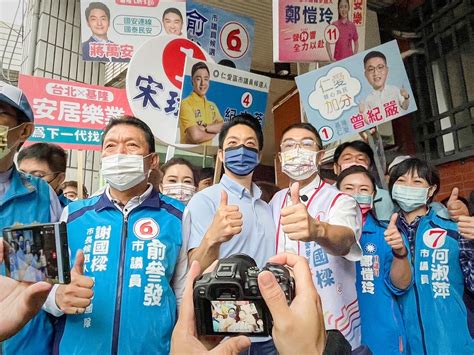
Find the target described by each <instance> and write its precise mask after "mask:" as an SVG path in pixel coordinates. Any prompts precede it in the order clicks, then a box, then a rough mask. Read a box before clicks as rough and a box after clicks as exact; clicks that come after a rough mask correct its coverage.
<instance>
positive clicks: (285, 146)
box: [280, 138, 317, 152]
mask: <svg viewBox="0 0 474 355" xmlns="http://www.w3.org/2000/svg"><path fill="white" fill-rule="evenodd" d="M316 145H317V143H316V142H315V141H314V140H312V139H309V138H307V139H303V140H301V141H295V140H294V139H288V140H286V141H284V142H283V143H281V145H280V148H281V150H282V151H283V152H285V151H288V150H292V149H295V148H296V147H300V148H303V149H308V150H310V149H313V147H314V146H316Z"/></svg>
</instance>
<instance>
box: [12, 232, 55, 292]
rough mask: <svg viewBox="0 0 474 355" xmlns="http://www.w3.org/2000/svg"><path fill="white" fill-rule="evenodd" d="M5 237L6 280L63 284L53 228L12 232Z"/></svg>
mask: <svg viewBox="0 0 474 355" xmlns="http://www.w3.org/2000/svg"><path fill="white" fill-rule="evenodd" d="M5 237H6V238H5V251H4V257H5V266H6V269H7V276H9V277H11V278H13V279H15V280H19V281H27V282H38V281H49V282H53V283H59V282H60V280H59V274H60V273H59V270H58V253H57V248H56V247H57V241H56V238H55V225H54V224H50V225H42V226H38V227H32V228H29V229H17V230H15V229H13V230H10V231H8V232H7V233H6V234H5Z"/></svg>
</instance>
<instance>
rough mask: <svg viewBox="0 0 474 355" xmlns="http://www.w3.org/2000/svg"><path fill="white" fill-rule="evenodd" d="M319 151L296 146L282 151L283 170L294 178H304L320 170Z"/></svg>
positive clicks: (298, 179)
mask: <svg viewBox="0 0 474 355" xmlns="http://www.w3.org/2000/svg"><path fill="white" fill-rule="evenodd" d="M317 157H318V152H315V151H314V150H308V149H301V148H295V149H292V150H288V151H286V152H281V170H282V171H283V172H284V173H285V174H286V175H288V176H289V177H290V178H291V179H292V180H297V181H300V180H304V179H307V178H309V177H310V176H311V175H313V174H314V173H317V172H318V164H317Z"/></svg>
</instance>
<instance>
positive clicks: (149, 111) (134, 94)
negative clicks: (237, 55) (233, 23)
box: [126, 35, 212, 145]
mask: <svg viewBox="0 0 474 355" xmlns="http://www.w3.org/2000/svg"><path fill="white" fill-rule="evenodd" d="M186 56H189V57H193V58H197V59H199V60H203V61H210V62H212V58H211V56H210V55H209V54H208V53H207V52H206V51H205V50H203V49H202V48H201V47H199V46H198V45H197V44H196V43H194V42H193V41H190V40H188V39H186V38H181V37H177V36H172V35H164V36H159V37H155V38H152V39H150V40H149V41H148V42H146V44H145V45H143V46H141V47H140V48H139V49H138V51H137V53H136V54H135V55H134V56H133V58H132V60H131V62H130V64H129V66H128V70H127V78H126V90H127V98H128V101H129V104H130V107H131V109H132V111H133V113H134V115H135V116H136V117H139V118H140V119H141V120H143V121H145V122H146V123H147V124H148V126H150V128H151V130H152V131H153V134H154V135H155V137H156V138H157V139H158V140H160V141H161V142H162V143H164V144H171V145H175V142H176V134H177V127H178V117H179V116H178V114H179V103H180V101H181V90H182V86H183V72H184V65H185V61H186Z"/></svg>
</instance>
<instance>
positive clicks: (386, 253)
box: [337, 165, 412, 355]
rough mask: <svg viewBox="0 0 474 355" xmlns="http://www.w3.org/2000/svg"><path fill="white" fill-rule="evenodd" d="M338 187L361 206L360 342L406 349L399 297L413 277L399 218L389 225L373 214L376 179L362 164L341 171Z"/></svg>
mask: <svg viewBox="0 0 474 355" xmlns="http://www.w3.org/2000/svg"><path fill="white" fill-rule="evenodd" d="M337 187H338V189H339V190H341V191H342V192H345V193H348V194H350V195H352V197H354V198H355V199H356V201H357V202H358V203H359V206H360V209H361V211H362V219H363V229H362V237H361V239H360V245H361V248H362V253H363V255H362V259H361V261H360V262H357V263H356V273H357V281H356V286H357V298H358V301H359V307H360V317H361V324H362V343H363V344H364V345H367V346H368V347H369V348H370V350H372V352H373V353H374V354H375V355H378V354H404V353H405V347H406V339H405V329H404V326H403V321H402V316H401V312H400V308H399V306H398V303H397V300H396V296H397V295H401V294H403V293H404V292H405V291H406V289H407V288H408V287H410V284H411V282H412V277H411V274H412V273H411V268H410V263H409V261H408V259H407V255H408V251H407V248H406V246H405V243H404V241H403V238H402V236H401V234H400V232H399V231H398V229H397V227H396V225H395V223H396V218H397V214H394V215H393V216H392V220H391V221H390V223H389V225H388V226H387V224H386V223H382V222H379V221H378V220H377V218H376V217H375V215H374V213H373V203H374V196H375V193H376V188H375V180H374V178H373V176H372V175H370V173H369V172H368V171H367V170H366V169H365V168H364V167H363V166H360V165H354V166H351V167H350V168H347V169H345V170H344V171H342V172H341V174H340V175H339V177H338V180H337Z"/></svg>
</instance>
